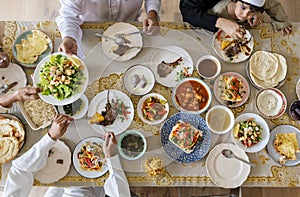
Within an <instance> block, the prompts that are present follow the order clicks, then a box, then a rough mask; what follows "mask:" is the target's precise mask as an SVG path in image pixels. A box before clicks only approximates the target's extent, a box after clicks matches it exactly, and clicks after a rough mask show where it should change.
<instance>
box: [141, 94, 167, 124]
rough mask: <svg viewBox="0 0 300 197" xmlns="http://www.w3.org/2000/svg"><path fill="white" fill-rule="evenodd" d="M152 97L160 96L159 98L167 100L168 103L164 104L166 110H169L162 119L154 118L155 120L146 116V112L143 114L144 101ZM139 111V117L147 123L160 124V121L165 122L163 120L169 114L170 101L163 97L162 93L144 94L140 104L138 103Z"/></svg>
mask: <svg viewBox="0 0 300 197" xmlns="http://www.w3.org/2000/svg"><path fill="white" fill-rule="evenodd" d="M150 97H154V98H158V99H160V100H164V101H166V104H165V105H164V107H165V110H166V111H167V112H166V114H165V115H164V116H163V117H162V118H161V119H159V120H153V121H151V120H148V119H146V118H144V114H143V111H142V107H143V104H144V102H145V101H146V99H148V98H150ZM137 112H138V116H139V118H140V119H141V120H142V121H143V122H145V123H147V124H150V125H155V124H159V123H161V122H163V121H164V120H165V119H166V118H167V116H168V114H169V103H168V101H167V99H166V98H165V97H163V96H162V95H160V94H157V93H150V94H147V95H145V96H143V97H142V98H141V99H140V100H139V103H138V105H137Z"/></svg>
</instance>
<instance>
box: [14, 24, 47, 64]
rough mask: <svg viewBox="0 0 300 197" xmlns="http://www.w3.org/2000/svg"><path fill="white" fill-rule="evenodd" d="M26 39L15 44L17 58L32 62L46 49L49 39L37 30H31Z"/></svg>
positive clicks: (28, 62) (21, 60) (24, 61)
mask: <svg viewBox="0 0 300 197" xmlns="http://www.w3.org/2000/svg"><path fill="white" fill-rule="evenodd" d="M31 32H32V34H28V35H27V39H22V40H21V44H16V45H15V47H16V52H17V60H18V61H19V62H22V63H25V64H33V63H34V62H36V60H37V59H38V57H39V55H41V54H42V53H43V52H44V51H46V50H47V49H48V44H49V43H50V42H51V39H50V38H49V37H48V36H47V35H46V34H44V33H43V32H41V31H39V30H32V31H31Z"/></svg>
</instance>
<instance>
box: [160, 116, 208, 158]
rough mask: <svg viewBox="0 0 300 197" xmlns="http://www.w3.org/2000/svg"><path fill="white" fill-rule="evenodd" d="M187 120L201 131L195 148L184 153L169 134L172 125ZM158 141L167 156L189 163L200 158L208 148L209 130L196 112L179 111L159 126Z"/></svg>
mask: <svg viewBox="0 0 300 197" xmlns="http://www.w3.org/2000/svg"><path fill="white" fill-rule="evenodd" d="M178 121H183V122H189V123H190V124H191V125H193V126H194V127H195V128H197V129H199V130H201V131H203V133H202V135H203V136H202V138H203V139H202V140H199V139H198V141H197V143H196V145H195V149H194V150H193V152H191V153H186V152H184V151H183V150H181V149H180V148H178V147H177V146H176V145H174V144H173V143H172V142H170V140H169V135H170V133H171V131H172V128H173V126H174V125H175V124H176V123H177V122H178ZM160 141H161V144H162V147H163V149H164V151H165V153H166V154H167V156H168V157H169V158H170V159H172V160H174V161H176V162H179V163H191V162H195V161H198V160H200V159H202V158H203V157H204V156H205V155H206V154H207V152H208V150H209V148H210V141H211V139H210V132H209V130H208V127H207V125H206V122H205V120H204V119H203V118H202V117H200V116H199V115H197V114H189V113H183V112H179V113H177V114H175V115H173V116H172V117H170V118H169V119H167V120H166V121H165V122H164V124H163V125H162V127H161V131H160Z"/></svg>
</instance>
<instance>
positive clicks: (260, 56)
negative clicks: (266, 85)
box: [249, 51, 278, 80]
mask: <svg viewBox="0 0 300 197" xmlns="http://www.w3.org/2000/svg"><path fill="white" fill-rule="evenodd" d="M249 68H250V73H252V74H253V75H254V76H256V78H258V79H260V80H267V79H270V78H272V77H273V76H274V75H275V73H276V72H277V70H278V59H277V57H276V56H275V55H273V54H272V53H269V52H266V51H257V52H256V53H254V54H253V55H252V56H251V58H250V61H249Z"/></svg>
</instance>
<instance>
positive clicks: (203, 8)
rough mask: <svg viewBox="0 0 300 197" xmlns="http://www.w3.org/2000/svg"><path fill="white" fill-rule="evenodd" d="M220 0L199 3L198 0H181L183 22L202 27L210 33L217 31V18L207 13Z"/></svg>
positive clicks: (203, 0)
mask: <svg viewBox="0 0 300 197" xmlns="http://www.w3.org/2000/svg"><path fill="white" fill-rule="evenodd" d="M218 1H219V0H210V1H205V0H202V1H197V0H181V1H180V11H181V14H182V17H183V21H185V22H188V23H190V24H191V25H193V26H195V27H202V28H205V29H207V30H209V31H214V32H215V31H217V30H218V28H217V27H216V22H217V20H218V17H217V16H214V15H211V14H208V13H207V11H208V10H209V9H211V8H212V7H213V6H214V5H215V4H216V3H217V2H218Z"/></svg>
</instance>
